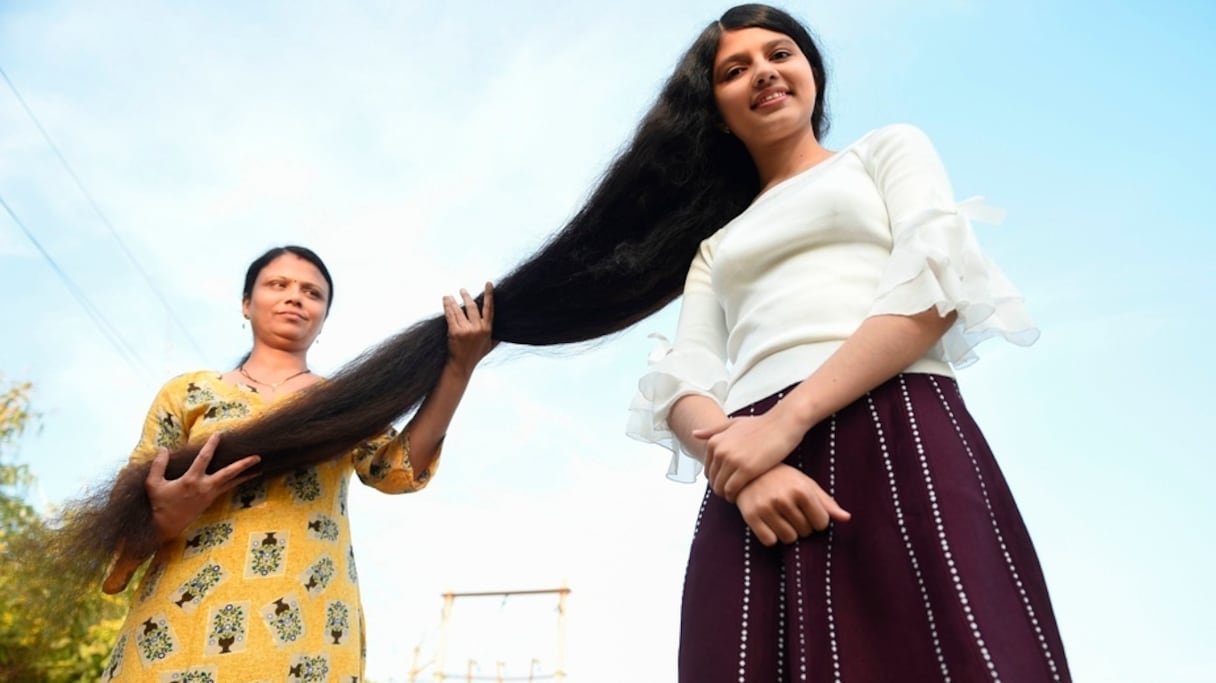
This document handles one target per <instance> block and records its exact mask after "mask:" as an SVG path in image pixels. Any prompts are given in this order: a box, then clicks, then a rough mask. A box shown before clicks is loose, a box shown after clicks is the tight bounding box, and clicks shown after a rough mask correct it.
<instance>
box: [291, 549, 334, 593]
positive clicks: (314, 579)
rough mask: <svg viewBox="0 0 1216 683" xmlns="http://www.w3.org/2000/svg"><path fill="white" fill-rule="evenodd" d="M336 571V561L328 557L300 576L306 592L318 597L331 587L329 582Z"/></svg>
mask: <svg viewBox="0 0 1216 683" xmlns="http://www.w3.org/2000/svg"><path fill="white" fill-rule="evenodd" d="M336 571H337V569H336V567H335V566H334V561H333V560H332V559H330V557H329V556H328V555H326V556H324V557H322V558H321V559H319V560H317V561H316V562H315V563H313V565H312V566H311V567H309V568H308V569H307V570H306V571H305V572H304V573H303V574H301V575H300V583H301V584H303V585H304V590H305V591H307V593H308V595H309V596H311V597H316V596H317V595H320V593H321V591H323V590H325V587H326V586H328V585H329V581H330V579H332V578H334V574H335V573H336Z"/></svg>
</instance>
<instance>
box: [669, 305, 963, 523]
mask: <svg viewBox="0 0 1216 683" xmlns="http://www.w3.org/2000/svg"><path fill="white" fill-rule="evenodd" d="M954 319H955V314H954V313H951V314H949V315H947V316H944V317H943V316H940V315H938V313H937V311H936V309H929V310H926V311H923V312H921V313H918V314H915V315H910V316H903V315H879V316H874V317H871V318H867V319H866V320H865V321H863V322H862V324H861V326H860V327H858V328H857V331H856V332H854V333H853V334H852V335H851V336H850V337H849V338H848V339H847V340H846V341H845V342H844V344H842V345H841V347H840V348H839V349H837V350H836V352H835V353H834V354H832V356H831V357H829V358H828V360H827V361H825V362H824V364H823V365H821V366H820V367H819V368H818V369H817V370H815V372H813V373H812V374H811V375H810V376H809V377H808V378H807V379H806V380H805V381H803V382H802V383H801V384H799V385H798V387H797V388H795V389H794V390H793V391H791V392H790V393H789V394H788V395H787V396H786V397H785V399H784V400H782V401H781V402H780V403H778V404H777V405H776V406H775V407H774V408H773V409H772V410H770V411H769V412H767V413H765V414H764V415H761V416H757V417H754V418H740V419H735V420H722V421H720V422H718V423H717V424H716V425H714V426H711V427H701V425H700V424H698V425H697V426H698V427H700V428H698V429H694V430H693V432H692V436H693V437H694V439H693V441H702V442H703V443H704V445H703V446H701V447H700V448H699V452H700V453H703V454H704V456H703V457H704V458H705V465H706V476H708V477H709V480H710V483H711V485H712V486H713V489H714V491H715V492H716V493H718V494H719V495H722V496H724V497H726V498H727V499H728V500H732V501H733V500H734V499H735V497H736V496H737V495H738V494H739V491H741V490H742V489H743V487H744V486H746V485H747V484H748V483H749V482H751V481H752V480H753V479H755V478H756V477H757V476H759V475H760V474H762V473H764V472H767V471H768V470H770V469H772V468H773V467H774V466H775V465H777V464H778V463H780V462H781V461H782V460H784V459H785V457H786V456H787V455H789V453H790V452H791V451H793V449H794V448H795V447H797V445H798V443H799V442H801V441H802V438H803V436H804V435H805V434H806V432H807V431H809V430H810V429H811V428H812V427H814V426H815V425H816V424H818V423H819V422H820V421H821V420H823V419H824V418H826V417H828V416H829V415H831V414H833V413H835V412H836V411H838V410H840V409H841V408H843V407H845V406H847V405H849V404H850V403H852V402H853V401H856V400H857V399H858V398H861V397H862V396H864V395H865V393H866V392H868V391H870V390H871V389H873V388H874V387H876V386H878V385H880V384H882V383H883V382H885V381H887V380H888V379H891V378H892V377H894V376H895V375H897V374H898V373H899V372H900V371H902V370H903V369H904V368H907V367H908V366H909V365H911V364H912V363H913V362H915V361H916V360H917V359H919V358H921V357H922V356H924V354H925V352H927V351H928V350H929V349H930V348H931V347H932V346H933V345H934V344H936V343H937V341H938V340H939V339H940V338H941V337H942V335H943V334H945V333H946V331H947V330H948V329H950V325H952V324H953V323H954ZM677 405H678V404H677Z"/></svg>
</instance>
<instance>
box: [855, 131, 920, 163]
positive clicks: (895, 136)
mask: <svg viewBox="0 0 1216 683" xmlns="http://www.w3.org/2000/svg"><path fill="white" fill-rule="evenodd" d="M854 145H855V146H856V147H857V148H858V150H859V152H860V153H863V154H865V155H868V156H876V155H877V156H882V155H885V154H890V153H891V152H895V151H911V152H922V153H923V152H932V150H933V143H932V141H930V140H929V136H928V135H927V134H926V133H925V131H923V130H921V129H920V128H919V127H917V126H914V125H912V124H910V123H892V124H890V125H887V126H883V127H882V128H875V129H874V130H872V131H870V132H869V133H866V134H865V135H863V136H862V137H861V138H860V139H859V140H858V141H857V142H856V143H854Z"/></svg>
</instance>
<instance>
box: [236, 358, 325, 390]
mask: <svg viewBox="0 0 1216 683" xmlns="http://www.w3.org/2000/svg"><path fill="white" fill-rule="evenodd" d="M237 370H238V371H240V373H241V374H242V375H244V376H245V379H247V380H249V381H250V382H253V383H254V384H261V385H262V386H264V387H270V390H271V391H278V389H279V387H281V386H283V385H284V384H286V383H287V382H288V381H290V380H293V379H295V378H297V377H299V376H300V375H307V374H308V373H309V372H311V370H309V369H308V368H304V369H303V370H301V371H299V372H297V373H296V374H294V375H290V376H288V377H284V378H283V379H281V380H279V381H278V382H277V383H275V384H271V383H270V382H263V381H262V380H260V379H258V378H257V377H254V376H253V375H251V374H249V372H248V371H246V370H245V364H244V363H241V367H239V368H237Z"/></svg>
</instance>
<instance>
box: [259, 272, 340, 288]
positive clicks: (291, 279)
mask: <svg viewBox="0 0 1216 683" xmlns="http://www.w3.org/2000/svg"><path fill="white" fill-rule="evenodd" d="M266 279H267V280H278V279H283V280H287V281H288V282H299V283H300V286H302V287H312V288H313V289H319V290H321V291H322V292H324V291H325V286H324V285H322V284H321V283H319V282H313V281H312V280H301V279H300V278H298V277H291V276H289V275H284V274H283V273H270V274H269V275H267V276H266Z"/></svg>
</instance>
